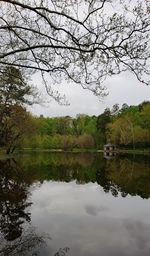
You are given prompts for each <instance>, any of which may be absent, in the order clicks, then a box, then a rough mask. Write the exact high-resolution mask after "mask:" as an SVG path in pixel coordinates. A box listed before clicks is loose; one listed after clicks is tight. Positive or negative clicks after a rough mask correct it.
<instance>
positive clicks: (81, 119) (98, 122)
mask: <svg viewBox="0 0 150 256" xmlns="http://www.w3.org/2000/svg"><path fill="white" fill-rule="evenodd" d="M38 101H39V96H38V93H37V92H36V90H35V89H34V88H33V87H32V86H30V85H29V84H27V83H26V80H25V75H24V74H23V73H21V72H20V70H19V69H16V68H14V67H7V68H5V69H4V72H3V73H2V74H1V75H0V148H1V149H3V150H5V151H6V153H7V154H9V153H13V152H14V150H15V149H32V150H33V149H39V150H64V151H72V150H98V149H103V146H104V144H106V143H107V142H111V143H113V144H115V145H116V146H117V147H118V148H128V149H130V148H131V149H136V148H141V149H148V148H150V102H148V101H147V102H146V101H144V102H142V103H141V104H139V105H137V106H134V105H131V106H128V105H127V104H126V103H124V104H123V105H122V106H121V107H120V106H119V104H115V105H114V106H113V107H112V108H111V109H109V108H106V109H105V110H104V112H103V113H100V115H98V116H88V115H86V114H78V115H77V116H76V117H70V116H65V117H54V118H51V117H44V116H42V115H41V116H40V117H38V116H33V115H32V114H31V113H29V112H28V111H27V106H28V105H32V104H34V103H35V102H38ZM100 112H101V111H100Z"/></svg>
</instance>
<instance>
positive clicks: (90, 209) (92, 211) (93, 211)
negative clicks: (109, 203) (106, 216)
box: [85, 205, 108, 216]
mask: <svg viewBox="0 0 150 256" xmlns="http://www.w3.org/2000/svg"><path fill="white" fill-rule="evenodd" d="M107 210H108V209H107V208H106V207H104V206H95V205H86V206H85V211H86V213H87V214H89V215H92V216H97V215H98V213H99V212H104V211H107Z"/></svg>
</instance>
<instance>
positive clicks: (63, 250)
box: [54, 247, 70, 256]
mask: <svg viewBox="0 0 150 256" xmlns="http://www.w3.org/2000/svg"><path fill="white" fill-rule="evenodd" d="M69 251H70V248H69V247H65V248H60V249H59V250H58V252H56V253H55V254H54V256H65V255H67V253H68V252H69Z"/></svg>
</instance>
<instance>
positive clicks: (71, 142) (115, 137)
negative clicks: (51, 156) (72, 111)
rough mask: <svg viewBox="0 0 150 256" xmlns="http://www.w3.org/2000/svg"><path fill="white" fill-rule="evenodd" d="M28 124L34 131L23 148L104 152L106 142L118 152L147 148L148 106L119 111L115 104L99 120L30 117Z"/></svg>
mask: <svg viewBox="0 0 150 256" xmlns="http://www.w3.org/2000/svg"><path fill="white" fill-rule="evenodd" d="M31 120H32V122H33V123H34V127H35V131H34V134H32V135H30V136H28V137H25V138H24V139H23V141H22V143H21V144H20V146H22V147H23V148H33V149H34V148H39V149H63V150H65V151H66V150H67V151H68V150H69V151H70V150H73V149H103V146H104V144H105V143H107V142H111V143H114V144H115V145H117V146H118V147H121V148H132V149H135V148H148V147H150V102H142V103H141V104H139V105H137V106H128V105H127V104H123V105H122V107H121V108H119V105H118V104H115V105H114V106H113V107H112V109H109V108H107V109H105V110H104V112H103V113H102V114H100V115H99V116H88V115H85V114H78V115H77V116H76V117H75V118H72V117H70V116H65V117H55V118H49V117H43V116H41V117H33V116H32V117H31Z"/></svg>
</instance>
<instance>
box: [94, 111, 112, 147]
mask: <svg viewBox="0 0 150 256" xmlns="http://www.w3.org/2000/svg"><path fill="white" fill-rule="evenodd" d="M110 121H111V115H110V109H109V108H106V109H105V110H104V113H103V114H101V115H99V116H98V117H97V130H98V131H99V132H100V133H101V134H102V135H103V137H104V143H105V142H106V132H107V125H108V124H109V123H110Z"/></svg>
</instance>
